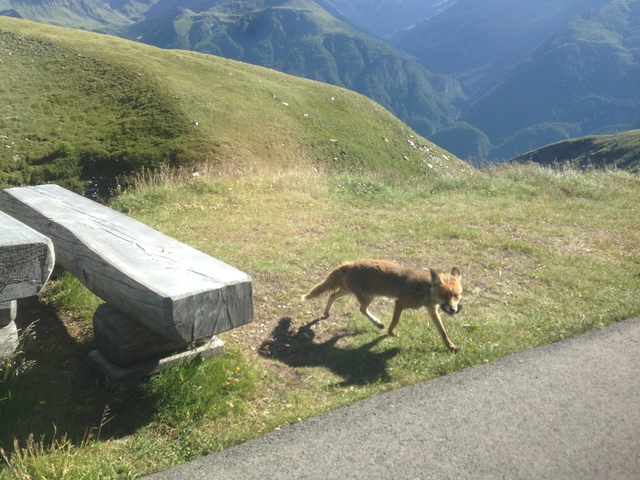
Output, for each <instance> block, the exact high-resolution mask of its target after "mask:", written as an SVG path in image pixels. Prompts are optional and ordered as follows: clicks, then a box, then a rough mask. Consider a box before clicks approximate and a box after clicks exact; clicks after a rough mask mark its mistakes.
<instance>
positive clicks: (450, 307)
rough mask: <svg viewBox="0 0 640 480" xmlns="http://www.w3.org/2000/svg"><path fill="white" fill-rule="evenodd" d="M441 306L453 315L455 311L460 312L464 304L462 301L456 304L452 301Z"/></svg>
mask: <svg viewBox="0 0 640 480" xmlns="http://www.w3.org/2000/svg"><path fill="white" fill-rule="evenodd" d="M440 308H442V311H444V312H446V313H448V314H449V315H453V314H455V313H460V310H462V308H463V305H462V303H461V302H459V303H458V304H457V305H456V306H453V305H451V304H450V303H443V304H442V305H440Z"/></svg>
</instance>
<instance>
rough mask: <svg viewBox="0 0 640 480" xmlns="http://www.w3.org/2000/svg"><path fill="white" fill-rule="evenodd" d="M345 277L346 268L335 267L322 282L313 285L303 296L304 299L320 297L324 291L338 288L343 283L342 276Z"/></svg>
mask: <svg viewBox="0 0 640 480" xmlns="http://www.w3.org/2000/svg"><path fill="white" fill-rule="evenodd" d="M343 277H344V270H343V269H342V268H341V267H337V268H334V269H333V270H332V271H331V272H330V273H329V275H327V278H325V279H324V280H323V281H322V282H321V283H319V284H318V285H316V286H315V287H313V288H312V289H311V290H310V291H309V293H307V294H306V295H303V296H302V299H303V300H310V299H312V298H316V297H319V296H320V295H322V294H323V293H324V292H328V291H332V290H337V289H338V288H340V286H341V285H342V278H343Z"/></svg>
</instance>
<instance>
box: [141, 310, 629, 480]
mask: <svg viewBox="0 0 640 480" xmlns="http://www.w3.org/2000/svg"><path fill="white" fill-rule="evenodd" d="M148 478H149V480H165V479H166V480H168V479H183V478H187V479H252V478H256V479H258V478H260V479H265V478H273V479H279V480H280V479H303V478H308V479H348V478H353V479H387V478H389V479H391V478H393V479H405V478H420V479H428V478H434V479H450V478H462V479H481V478H482V479H484V478H486V479H497V478H508V479H546V478H548V479H554V480H555V479H582V480H584V479H617V480H621V479H640V318H636V319H632V320H627V321H624V322H620V323H617V324H615V325H612V326H610V327H607V328H604V329H601V330H597V331H594V332H591V333H587V334H585V335H582V336H579V337H576V338H573V339H570V340H566V341H563V342H559V343H555V344H553V345H549V346H546V347H542V348H538V349H535V350H530V351H527V352H524V353H520V354H516V355H512V356H509V357H506V358H503V359H501V360H498V361H495V362H492V363H489V364H485V365H481V366H478V367H473V368H469V369H466V370H463V371H461V372H458V373H455V374H452V375H448V376H445V377H441V378H437V379H435V380H432V381H429V382H425V383H421V384H418V385H414V386H411V387H407V388H402V389H399V390H395V391H392V392H389V393H385V394H382V395H378V396H376V397H373V398H370V399H367V400H364V401H361V402H358V403H355V404H353V405H350V406H347V407H344V408H340V409H338V410H335V411H332V412H330V413H327V414H325V415H321V416H319V417H316V418H312V419H310V420H306V421H303V422H300V423H298V424H295V425H292V426H289V427H287V428H283V429H281V430H278V431H276V432H273V433H271V434H268V435H265V436H263V437H261V438H258V439H256V440H252V441H249V442H247V443H245V444H242V445H239V446H237V447H234V448H231V449H229V450H225V451H223V452H221V453H217V454H214V455H209V456H207V457H203V458H200V459H198V460H195V461H193V462H190V463H187V464H185V465H181V466H178V467H175V468H172V469H170V470H167V471H164V472H160V473H156V474H154V475H151V476H149V477H148Z"/></svg>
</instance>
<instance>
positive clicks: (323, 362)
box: [259, 317, 400, 386]
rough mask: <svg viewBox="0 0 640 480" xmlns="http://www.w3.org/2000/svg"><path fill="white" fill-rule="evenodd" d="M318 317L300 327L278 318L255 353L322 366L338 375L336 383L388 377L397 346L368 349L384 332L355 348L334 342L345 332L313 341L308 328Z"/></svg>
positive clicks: (298, 364) (301, 364) (289, 362)
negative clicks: (388, 367) (319, 341)
mask: <svg viewBox="0 0 640 480" xmlns="http://www.w3.org/2000/svg"><path fill="white" fill-rule="evenodd" d="M321 320H322V319H320V318H318V319H316V320H313V321H312V322H310V323H308V324H306V325H303V326H302V327H300V328H298V329H297V330H296V329H295V328H292V326H291V324H292V321H291V319H290V318H288V317H285V318H281V319H280V322H279V323H278V325H277V326H276V327H275V328H274V329H273V331H272V332H271V335H270V336H269V338H268V339H267V340H265V341H264V342H263V343H262V345H260V349H259V353H260V355H261V356H263V357H265V358H271V359H275V360H279V361H281V362H283V363H284V364H286V365H288V366H290V367H326V368H328V369H329V370H331V371H332V372H334V373H335V374H337V375H339V376H341V377H342V378H343V379H344V381H343V382H341V383H340V384H339V385H340V386H348V385H366V384H370V383H375V382H379V381H382V382H387V381H389V380H390V376H389V373H388V371H387V362H388V361H389V360H390V359H392V358H393V357H395V356H396V355H397V354H398V353H399V351H400V350H399V349H398V348H397V347H394V348H390V349H388V350H385V351H383V352H373V351H372V349H373V347H375V346H376V345H377V344H378V343H380V341H381V340H383V339H385V338H386V336H385V335H381V336H379V337H378V338H376V339H375V340H373V341H371V342H368V343H366V344H364V345H362V346H360V347H356V348H342V347H339V346H338V345H337V343H338V341H339V340H341V339H342V338H345V337H347V336H350V335H349V334H339V335H335V336H333V337H332V338H330V339H329V340H327V341H325V342H322V343H316V342H314V338H315V332H314V331H313V329H312V328H311V327H313V326H314V325H316V324H317V323H318V322H319V321H321Z"/></svg>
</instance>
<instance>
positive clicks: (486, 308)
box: [0, 24, 640, 479]
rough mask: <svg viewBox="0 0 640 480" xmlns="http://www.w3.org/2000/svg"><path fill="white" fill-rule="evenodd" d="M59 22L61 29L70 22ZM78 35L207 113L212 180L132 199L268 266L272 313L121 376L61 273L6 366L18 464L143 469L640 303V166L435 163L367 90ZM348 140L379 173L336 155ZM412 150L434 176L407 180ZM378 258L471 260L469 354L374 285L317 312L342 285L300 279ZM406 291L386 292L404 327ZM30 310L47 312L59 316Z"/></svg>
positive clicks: (147, 191) (3, 472)
mask: <svg viewBox="0 0 640 480" xmlns="http://www.w3.org/2000/svg"><path fill="white" fill-rule="evenodd" d="M2 25H6V24H2ZM20 25H22V24H20ZM25 25H26V26H27V27H28V28H33V29H34V31H33V32H32V33H31V35H33V36H35V35H42V33H39V31H40V30H39V29H40V28H41V27H40V26H38V28H35V26H33V25H32V24H25ZM28 28H27V30H28ZM43 31H46V32H50V33H48V34H47V38H48V39H49V41H53V40H52V39H53V37H52V35H56V34H58V32H60V34H59V35H60V36H64V33H66V32H61V31H59V30H54V29H48V28H45V29H43ZM26 33H27V32H26V31H23V35H26ZM75 35H76V33H75V32H74V33H73V34H68V36H69V39H67V40H66V41H68V42H70V43H69V45H70V46H73V47H74V49H75V48H80V44H78V43H74V42H77V40H78V39H82V40H83V42H84V45H82V47H83V50H82V52H83V53H86V52H88V51H90V52H93V54H94V55H96V56H97V53H98V52H100V53H101V55H102V54H104V56H101V57H100V58H102V59H104V58H108V59H110V61H113V62H117V65H120V66H122V67H123V68H124V67H126V66H127V65H129V67H128V68H131V70H128V71H133V72H138V71H140V72H141V73H143V75H142V78H146V77H147V76H152V78H153V79H155V81H156V82H157V84H158V88H162V91H163V92H167V93H170V95H168V97H167V98H172V99H173V100H175V103H174V102H170V105H172V106H173V108H175V109H176V110H175V111H176V112H183V113H184V114H185V115H186V116H187V119H186V120H185V121H186V124H187V127H186V128H191V127H193V125H192V124H191V123H189V122H193V121H198V122H199V125H198V129H197V135H194V137H193V138H195V139H196V140H198V142H200V143H198V144H197V145H190V146H188V148H189V149H194V151H196V152H197V151H199V150H198V149H200V151H201V152H202V153H201V154H202V155H203V158H205V157H209V158H210V160H211V162H209V163H208V164H205V165H202V166H201V167H202V168H201V170H200V172H201V175H200V176H199V177H198V178H193V177H192V176H191V174H190V172H189V171H185V172H184V175H183V177H177V176H176V175H175V174H173V175H172V174H167V175H164V174H160V173H159V174H156V175H151V176H150V177H144V178H142V177H139V179H138V183H137V185H138V186H137V187H136V188H135V189H133V190H131V191H129V192H126V193H124V194H123V195H122V196H120V197H119V198H118V199H117V201H115V202H114V203H113V207H114V208H116V209H118V210H121V211H124V212H126V213H127V214H129V215H131V216H133V217H135V218H138V219H139V220H141V221H143V222H145V223H147V224H149V225H151V226H153V227H154V228H157V229H159V230H161V231H163V232H165V233H167V234H169V235H171V236H173V237H174V238H177V239H179V240H181V241H184V242H186V243H188V244H190V245H193V246H194V247H196V248H199V249H201V250H203V251H205V252H206V253H208V254H211V255H213V256H215V257H217V258H219V259H221V260H224V261H226V262H228V263H230V264H232V265H235V266H237V267H239V268H241V269H242V270H244V271H246V272H247V273H249V274H250V275H251V276H252V278H253V279H254V291H255V320H254V322H253V323H251V324H249V325H247V326H245V327H242V328H240V329H236V330H234V331H231V332H226V333H224V334H223V335H222V337H223V339H224V340H225V341H226V343H227V347H228V351H229V354H228V355H225V356H224V357H222V358H217V359H211V360H208V361H206V362H204V363H203V364H202V365H190V366H187V367H184V368H177V369H173V370H172V371H171V372H168V373H166V374H163V375H159V376H156V377H154V378H152V379H149V380H145V381H143V382H140V383H139V384H136V385H134V386H131V387H120V388H113V387H112V388H108V387H105V386H104V385H103V384H101V383H99V382H96V381H95V375H94V374H92V373H91V372H90V371H89V369H88V366H87V362H86V353H87V351H88V350H90V349H91V348H93V342H92V334H91V329H90V325H89V324H90V318H91V312H92V311H93V310H94V309H95V302H97V301H98V300H97V299H95V298H92V297H91V295H87V294H86V290H84V289H83V288H82V287H80V286H79V284H78V283H77V281H75V280H73V279H72V278H70V277H63V279H62V280H60V281H56V282H53V283H51V284H50V285H49V287H48V290H47V292H46V293H45V295H44V298H45V299H46V300H47V304H46V309H47V312H46V313H47V314H48V315H51V316H53V320H51V321H46V322H45V321H44V319H43V321H41V322H39V323H36V324H35V326H34V328H35V335H27V336H25V339H24V341H23V350H24V356H23V359H24V363H22V364H20V365H21V366H20V368H14V369H8V370H7V369H5V372H7V373H6V376H5V377H4V378H3V381H2V384H0V424H1V425H2V429H1V430H0V448H2V449H3V450H4V453H3V455H4V456H5V458H6V460H7V462H8V464H9V466H3V467H1V468H0V478H2V479H4V478H14V476H18V477H19V478H67V479H68V478H127V477H130V478H132V477H135V476H139V475H141V474H143V473H147V472H151V471H156V470H160V469H164V468H167V467H169V466H170V465H174V464H178V463H182V462H184V461H187V460H189V459H192V458H195V457H198V456H200V455H204V454H207V453H210V452H215V451H217V450H219V449H222V448H227V447H228V446H230V445H233V444H236V443H239V442H242V441H245V440H247V439H248V438H251V437H253V436H256V435H262V434H264V433H266V432H269V431H272V430H273V429H275V428H278V427H281V426H283V425H287V424H289V423H292V422H296V421H298V420H299V419H302V418H308V417H310V416H313V415H317V414H319V413H322V412H324V411H327V410H330V409H333V408H336V407H338V406H340V405H344V404H347V403H350V402H354V401H357V400H360V399H362V398H365V397H367V396H371V395H375V394H378V393H380V392H384V391H386V390H389V389H393V388H399V387H402V386H404V385H409V384H412V383H415V382H418V381H423V380H427V379H430V378H434V377H435V376H438V375H443V374H447V373H450V372H453V371H456V370H459V369H461V368H466V367H468V366H470V365H475V364H478V363H482V362H487V361H491V360H493V359H496V358H499V357H501V356H504V355H507V354H509V353H513V352H517V351H522V350H524V349H528V348H532V347H535V346H537V345H542V344H545V343H549V342H553V341H557V340H560V339H563V338H567V337H569V336H572V335H576V334H579V333H581V332H584V331H586V330H588V329H592V328H599V327H601V326H604V325H607V324H609V323H611V322H614V321H618V320H621V319H624V318H628V317H631V316H635V315H638V314H640V309H639V306H638V302H637V298H638V292H639V290H640V277H639V275H638V274H639V272H640V251H639V250H638V242H637V219H638V215H639V214H640V181H639V179H638V177H637V175H633V174H630V173H628V172H624V171H603V172H601V171H593V172H586V173H580V172H577V171H574V170H558V171H553V170H549V169H543V168H539V167H536V166H532V165H525V166H523V165H506V166H502V167H500V168H494V169H491V170H483V171H477V170H469V169H468V167H464V165H460V164H458V163H457V162H455V160H453V159H452V160H451V163H448V164H446V165H445V163H446V160H445V159H444V157H441V158H442V160H440V163H441V165H438V164H437V162H435V160H432V162H433V163H432V166H433V168H429V167H428V166H426V167H425V166H424V165H423V161H422V160H421V159H420V157H421V156H428V154H427V153H426V152H425V151H421V150H417V149H414V148H413V147H412V146H411V145H410V144H409V142H408V140H410V137H409V135H410V134H411V133H410V131H409V130H407V129H406V127H403V126H402V125H401V124H399V123H396V121H395V120H394V119H393V117H391V116H389V115H388V114H387V113H386V112H384V111H381V110H380V109H379V107H376V106H375V105H374V104H372V103H370V102H368V101H363V100H362V97H360V96H358V95H354V94H351V93H349V92H346V91H344V90H340V89H336V88H333V87H326V86H323V85H318V84H314V83H311V82H307V81H303V80H299V79H295V78H292V77H287V76H285V75H282V74H279V73H276V72H271V71H265V70H262V69H258V68H253V67H249V68H247V67H246V66H243V65H240V64H237V63H234V62H227V61H222V60H219V59H211V58H209V57H205V56H202V55H197V54H190V53H185V52H176V51H173V52H161V51H158V50H155V49H151V48H148V47H144V46H138V45H134V44H129V43H126V42H124V43H122V42H121V41H119V40H115V39H112V38H110V37H93V36H78V37H76V36H75ZM78 35H81V34H80V33H78ZM98 39H99V40H98ZM64 41H65V40H62V39H61V40H60V42H61V43H64ZM93 41H95V45H91V42H93ZM114 47H117V48H114ZM141 52H145V55H144V56H142V55H141ZM132 54H133V55H137V57H136V58H135V61H134V60H132V59H131V57H129V55H132ZM131 65H135V67H137V68H134V67H131ZM165 67H166V71H167V72H168V75H167V78H166V79H164V78H163V79H160V78H159V73H158V72H161V71H164V70H163V69H164V68H165ZM154 69H155V70H154ZM187 69H188V70H187ZM154 72H155V73H154ZM134 77H135V78H139V77H138V76H137V74H136V75H135V76H134ZM178 80H180V81H181V82H182V83H179V82H178ZM203 85H206V86H207V88H206V89H203V88H197V87H198V86H199V87H202V86H203ZM209 90H210V91H209ZM273 95H275V96H276V97H275V98H274V97H273ZM331 96H333V97H334V100H331ZM244 97H248V99H246V98H244ZM283 101H284V102H287V103H289V105H288V106H285V105H283V104H282V102H283ZM304 113H307V114H308V115H309V117H305V116H304ZM354 114H355V115H354ZM256 119H258V121H256ZM311 122H313V123H311ZM200 127H202V128H200ZM368 128H369V129H371V130H372V131H370V130H368ZM382 136H385V137H386V138H387V140H388V142H385V141H384V139H382ZM185 138H186V139H187V140H185V142H186V143H188V141H191V138H192V137H190V136H189V135H187V136H185ZM334 140H335V141H334ZM414 140H415V138H414ZM67 141H68V140H67ZM341 151H344V152H345V153H347V155H346V157H345V156H343V155H341ZM378 152H381V153H378ZM402 154H406V155H407V157H409V158H410V160H404V159H402V158H398V156H399V155H402ZM366 155H371V157H367V156H366ZM234 157H235V159H234ZM334 157H335V158H338V159H339V160H338V161H337V162H338V163H339V164H340V165H342V166H348V165H354V164H357V165H360V168H355V169H354V168H333V164H334V161H333V160H332V159H333V158H334ZM429 158H430V157H429ZM215 160H217V161H215ZM354 160H355V161H354ZM427 161H429V160H427V158H426V157H425V159H424V162H427ZM403 166H409V167H411V168H409V170H412V171H419V170H421V169H422V168H424V169H425V170H426V171H428V172H429V173H431V172H433V174H430V175H414V176H411V177H408V176H404V175H399V174H398V172H405V170H404V168H402V167H403ZM445 166H448V167H449V168H448V169H447V168H445ZM369 167H373V168H369ZM461 168H465V171H466V174H464V175H463V174H461V173H460V169H461ZM440 171H450V172H453V173H456V175H438V172H440ZM621 199H624V204H623V206H624V208H621ZM358 257H384V258H389V259H392V260H396V261H399V262H402V263H405V264H408V265H413V266H416V267H418V268H421V267H426V266H430V267H434V268H437V269H439V270H445V269H447V270H448V269H450V268H451V266H453V265H454V264H457V265H458V266H459V267H460V268H461V270H462V272H463V285H464V288H465V291H464V301H465V303H466V307H465V310H464V311H463V313H462V314H461V315H459V316H456V317H447V318H445V319H444V322H445V326H446V327H447V329H448V332H449V334H450V337H451V338H452V340H453V341H454V342H455V343H456V344H459V345H460V346H461V347H462V350H461V352H460V353H459V354H457V355H452V354H450V353H449V352H448V351H447V350H446V348H445V347H444V346H443V345H442V343H441V341H440V340H439V338H438V337H437V334H436V332H435V330H434V328H433V327H432V326H431V325H430V323H429V321H428V319H427V318H426V315H425V312H424V311H409V312H406V313H405V314H404V315H403V319H402V322H401V323H400V325H399V333H400V336H399V337H398V338H387V337H385V336H381V335H380V333H379V331H378V330H377V329H375V328H373V327H372V326H371V325H370V323H369V322H368V321H367V320H366V319H364V317H363V316H362V315H361V314H360V313H359V312H358V311H357V308H356V305H355V302H354V301H353V300H352V299H347V298H345V299H342V300H340V301H339V302H337V303H336V305H335V307H334V310H333V311H332V317H331V318H330V319H328V320H324V321H317V318H318V316H319V314H320V312H321V311H322V308H323V306H324V305H323V303H324V302H323V301H322V300H320V301H317V302H312V303H302V302H301V301H300V300H299V298H300V295H301V294H302V293H304V292H305V291H306V290H307V289H308V288H310V287H311V286H312V285H313V284H314V283H315V282H317V281H318V280H319V279H320V278H322V276H323V275H324V274H326V272H327V271H328V270H329V269H330V268H331V267H333V266H334V265H335V264H336V263H338V262H340V261H343V260H347V259H354V258H358ZM391 307H392V302H388V301H384V300H380V301H377V302H376V303H375V304H374V305H373V306H372V308H373V310H374V312H375V313H376V314H377V315H378V316H379V317H380V318H381V319H382V320H383V321H386V322H388V321H389V318H390V315H391ZM20 308H21V309H22V310H21V311H23V312H24V311H25V310H24V309H23V306H22V305H21V307H20ZM67 310H72V311H73V312H74V315H73V317H71V318H69V317H67V316H66V315H65V312H66V311H67ZM29 313H31V312H29V311H28V310H27V311H26V313H25V314H23V315H24V317H23V319H24V320H23V321H26V322H27V323H28V322H30V321H32V320H33V318H43V317H42V315H43V313H42V311H40V310H39V311H38V313H37V314H36V313H34V314H33V315H34V317H29ZM55 314H57V315H58V317H57V318H56V316H55ZM35 315H38V316H37V317H36V316H35ZM56 330H57V331H59V332H62V334H61V335H54V333H55V331H56ZM0 378H2V377H0ZM132 399H133V400H132ZM30 435H31V436H30ZM14 438H15V439H16V441H17V445H18V446H17V448H14V446H13V440H14ZM0 453H2V452H0Z"/></svg>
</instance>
